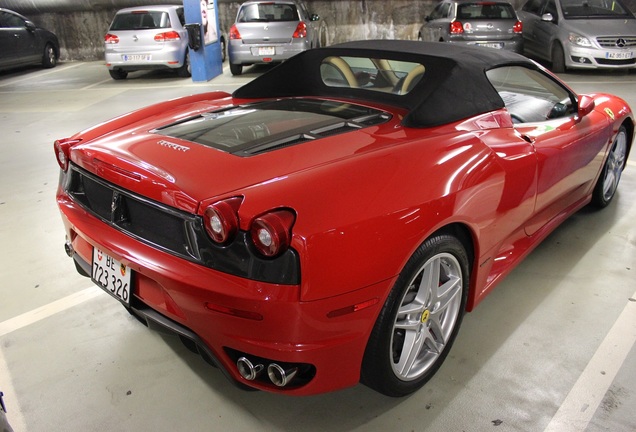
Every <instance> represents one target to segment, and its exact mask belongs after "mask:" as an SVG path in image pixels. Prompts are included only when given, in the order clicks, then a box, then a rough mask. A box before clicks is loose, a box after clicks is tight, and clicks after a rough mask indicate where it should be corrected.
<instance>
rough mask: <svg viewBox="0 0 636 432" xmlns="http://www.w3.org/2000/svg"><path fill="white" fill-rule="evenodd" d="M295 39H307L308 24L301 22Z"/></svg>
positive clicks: (295, 33) (295, 32)
mask: <svg viewBox="0 0 636 432" xmlns="http://www.w3.org/2000/svg"><path fill="white" fill-rule="evenodd" d="M292 37H293V38H294V39H300V38H306V37H307V24H305V23H304V22H302V21H301V22H299V23H298V25H297V26H296V31H294V35H293V36H292Z"/></svg>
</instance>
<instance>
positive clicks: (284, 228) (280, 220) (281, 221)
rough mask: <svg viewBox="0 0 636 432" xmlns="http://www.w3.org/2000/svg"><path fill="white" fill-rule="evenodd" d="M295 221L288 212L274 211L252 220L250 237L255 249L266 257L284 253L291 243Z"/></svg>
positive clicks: (292, 214)
mask: <svg viewBox="0 0 636 432" xmlns="http://www.w3.org/2000/svg"><path fill="white" fill-rule="evenodd" d="M295 220H296V216H295V215H294V213H293V212H291V211H290V210H275V211H272V212H269V213H266V214H264V215H262V216H260V217H258V218H256V219H254V222H252V228H251V230H250V235H251V238H252V242H253V243H254V246H255V247H256V249H257V250H258V251H259V252H260V253H261V254H263V255H265V256H266V257H274V256H277V255H280V254H281V253H283V252H285V251H286V250H287V248H289V245H290V243H291V237H292V236H291V229H292V226H293V225H294V221H295Z"/></svg>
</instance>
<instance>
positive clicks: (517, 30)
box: [512, 21, 523, 33]
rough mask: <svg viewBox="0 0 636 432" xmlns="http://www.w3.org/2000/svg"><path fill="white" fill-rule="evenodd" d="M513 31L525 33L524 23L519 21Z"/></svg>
mask: <svg viewBox="0 0 636 432" xmlns="http://www.w3.org/2000/svg"><path fill="white" fill-rule="evenodd" d="M512 31H513V32H514V33H521V32H523V23H522V22H521V21H517V22H516V23H515V25H514V26H513V27H512Z"/></svg>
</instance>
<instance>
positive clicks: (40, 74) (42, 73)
mask: <svg viewBox="0 0 636 432" xmlns="http://www.w3.org/2000/svg"><path fill="white" fill-rule="evenodd" d="M83 64H85V63H84V62H73V63H69V64H65V65H60V66H58V67H55V68H52V69H47V70H42V71H38V72H35V73H34V74H28V75H27V76H21V77H17V78H14V79H12V78H10V79H8V80H6V81H4V80H3V82H0V87H7V86H10V85H14V84H19V83H21V82H24V81H31V80H33V79H35V78H40V77H43V76H45V75H51V74H54V73H58V72H64V71H65V70H68V69H73V68H76V67H80V66H82V65H83Z"/></svg>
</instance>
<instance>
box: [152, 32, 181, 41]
mask: <svg viewBox="0 0 636 432" xmlns="http://www.w3.org/2000/svg"><path fill="white" fill-rule="evenodd" d="M179 39H181V36H179V33H177V32H176V31H169V32H163V33H157V34H156V35H155V42H170V41H176V40H179Z"/></svg>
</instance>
